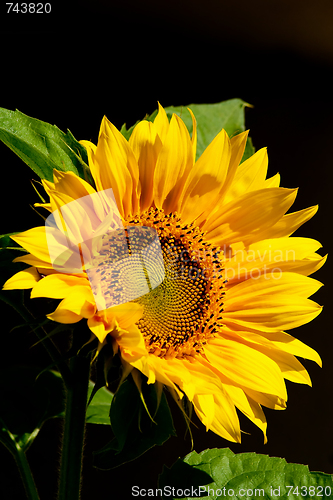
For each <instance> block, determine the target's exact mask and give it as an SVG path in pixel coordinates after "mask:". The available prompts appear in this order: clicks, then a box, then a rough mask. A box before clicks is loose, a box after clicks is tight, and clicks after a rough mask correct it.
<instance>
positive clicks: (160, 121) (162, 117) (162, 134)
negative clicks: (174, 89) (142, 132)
mask: <svg viewBox="0 0 333 500" xmlns="http://www.w3.org/2000/svg"><path fill="white" fill-rule="evenodd" d="M154 125H155V128H156V131H157V133H158V136H159V138H160V139H161V141H162V143H164V141H165V138H166V135H167V133H168V130H169V120H168V117H167V114H166V112H165V110H164V108H163V107H162V106H161V105H160V103H158V113H157V116H156V118H155V120H154Z"/></svg>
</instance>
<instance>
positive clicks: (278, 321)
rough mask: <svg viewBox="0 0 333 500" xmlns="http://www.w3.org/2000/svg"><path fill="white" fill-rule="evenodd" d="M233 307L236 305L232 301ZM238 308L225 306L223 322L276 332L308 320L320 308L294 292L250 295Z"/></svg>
mask: <svg viewBox="0 0 333 500" xmlns="http://www.w3.org/2000/svg"><path fill="white" fill-rule="evenodd" d="M239 305H240V304H239ZM233 307H236V305H235V304H233ZM242 307H243V309H242V310H238V311H237V310H229V309H228V307H227V306H226V310H225V312H224V313H223V322H224V323H225V324H226V325H228V326H230V325H231V326H232V325H234V324H236V325H240V326H243V327H245V328H253V329H256V330H260V331H263V332H276V331H281V330H290V329H292V328H296V327H298V326H301V325H304V324H305V323H309V322H310V321H312V320H313V319H314V318H316V317H317V316H318V315H319V314H320V313H321V310H322V307H320V306H319V305H318V304H316V303H315V302H313V301H312V300H309V299H305V298H303V297H297V296H295V295H286V296H284V297H281V296H279V295H271V296H269V297H267V298H265V297H262V298H260V297H254V298H252V299H251V300H250V301H249V302H246V303H242ZM227 309H228V310H227Z"/></svg>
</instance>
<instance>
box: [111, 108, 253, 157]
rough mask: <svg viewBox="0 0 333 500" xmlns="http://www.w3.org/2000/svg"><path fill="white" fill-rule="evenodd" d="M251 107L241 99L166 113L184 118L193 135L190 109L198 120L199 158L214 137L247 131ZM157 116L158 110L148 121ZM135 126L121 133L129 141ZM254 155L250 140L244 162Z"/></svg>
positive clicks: (169, 110) (177, 109) (170, 109)
mask: <svg viewBox="0 0 333 500" xmlns="http://www.w3.org/2000/svg"><path fill="white" fill-rule="evenodd" d="M246 106H249V104H247V103H246V102H244V101H242V100H241V99H229V100H228V101H222V102H219V103H216V104H188V105H187V106H168V107H166V108H165V111H166V113H167V115H168V117H169V119H170V118H171V116H172V114H173V113H176V114H177V115H178V116H180V117H181V118H182V120H183V121H184V123H185V125H186V127H187V129H188V130H189V132H190V134H192V129H193V125H192V117H191V115H190V112H189V111H188V109H187V108H190V109H191V110H192V112H193V113H194V116H195V118H196V120H197V134H198V142H197V158H199V156H201V154H202V153H203V151H204V150H205V149H206V147H207V146H208V145H209V144H210V143H211V142H212V140H213V139H214V137H215V136H216V135H217V134H218V133H219V132H220V131H221V129H222V128H224V129H225V130H226V132H227V133H228V135H229V137H231V136H233V135H237V134H239V133H240V132H243V131H244V130H245V116H244V114H245V113H244V110H245V107H246ZM156 115H157V110H156V111H154V113H152V114H151V115H150V116H148V117H147V118H146V119H147V120H148V121H153V120H154V118H155V116H156ZM134 127H135V125H133V126H132V127H130V128H129V129H128V130H127V129H126V126H125V125H123V127H122V129H121V132H122V134H123V135H124V136H125V137H126V139H129V137H130V136H131V133H132V131H133V128H134ZM253 154H254V148H253V145H252V141H251V139H248V141H247V145H246V149H245V153H244V156H243V159H242V161H244V160H246V159H247V158H248V157H249V156H252V155H253Z"/></svg>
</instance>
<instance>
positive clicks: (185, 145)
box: [153, 114, 193, 213]
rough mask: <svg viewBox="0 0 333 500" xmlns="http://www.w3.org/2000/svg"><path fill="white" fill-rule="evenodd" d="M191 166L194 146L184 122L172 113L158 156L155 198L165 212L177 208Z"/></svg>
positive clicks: (157, 205) (156, 203)
mask: <svg viewBox="0 0 333 500" xmlns="http://www.w3.org/2000/svg"><path fill="white" fill-rule="evenodd" d="M192 166H193V148H192V144H191V139H190V136H189V133H188V130H187V128H186V126H185V124H184V122H183V121H182V120H181V119H180V118H179V117H178V116H177V115H175V114H174V115H172V118H171V122H170V126H169V130H168V133H167V135H166V138H165V141H164V144H163V147H162V149H161V151H160V154H159V156H158V159H157V163H156V168H155V175H154V188H153V189H154V201H155V205H156V207H157V208H163V209H164V211H165V212H166V213H170V212H174V211H176V210H177V209H178V204H179V198H180V196H181V194H182V189H183V187H184V184H185V181H186V179H187V176H188V174H189V172H190V170H191V168H192Z"/></svg>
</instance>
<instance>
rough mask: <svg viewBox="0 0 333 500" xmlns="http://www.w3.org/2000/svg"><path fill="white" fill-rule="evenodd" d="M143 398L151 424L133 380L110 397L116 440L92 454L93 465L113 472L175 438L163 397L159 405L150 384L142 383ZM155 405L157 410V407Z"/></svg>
mask: <svg viewBox="0 0 333 500" xmlns="http://www.w3.org/2000/svg"><path fill="white" fill-rule="evenodd" d="M142 392H143V397H144V399H145V403H146V405H147V407H148V410H149V412H150V414H151V415H153V418H154V422H152V420H151V419H150V417H149V415H148V414H147V412H146V410H145V408H144V405H143V403H142V401H141V399H140V395H139V391H138V389H137V387H136V386H135V384H134V382H133V379H132V378H131V377H128V378H127V379H126V380H125V381H124V382H123V383H122V384H121V386H120V388H119V389H118V391H117V392H116V394H115V396H114V397H113V400H112V404H111V410H110V418H111V426H112V431H113V433H114V435H115V437H114V438H113V439H112V440H111V441H110V442H109V443H108V444H107V445H106V446H104V448H102V449H101V450H98V451H97V452H95V453H94V466H95V467H97V468H99V469H113V468H115V467H118V466H119V465H122V464H123V463H126V462H129V461H131V460H134V459H136V458H138V457H139V456H141V455H142V454H143V453H145V452H146V451H147V450H149V449H150V448H152V447H153V446H155V445H162V444H163V443H164V442H165V441H166V440H167V439H169V437H170V436H172V435H175V430H174V427H173V421H172V416H171V413H170V409H169V406H168V403H167V400H166V397H165V395H164V394H162V398H161V401H160V404H159V406H158V403H157V394H156V390H155V387H154V386H153V385H147V384H146V383H144V384H142ZM157 406H158V408H157Z"/></svg>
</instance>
